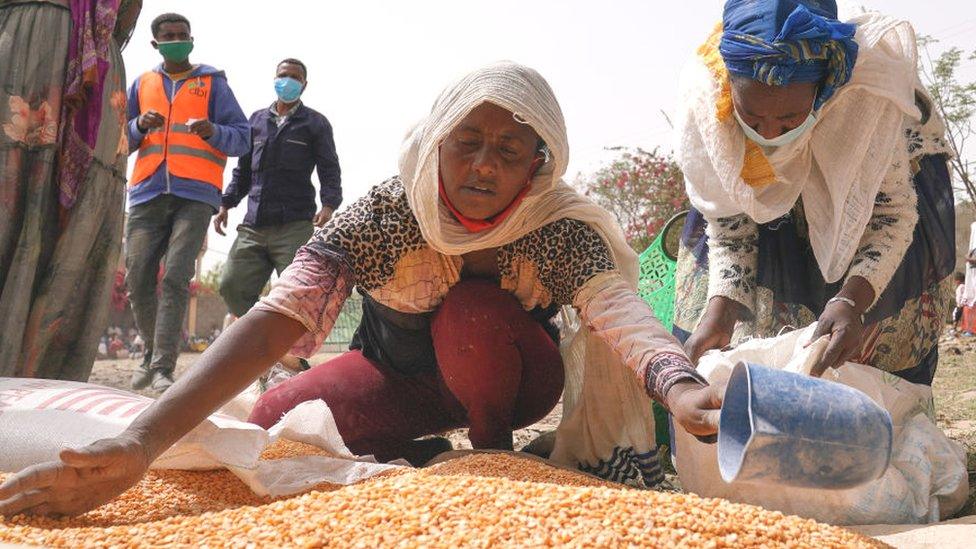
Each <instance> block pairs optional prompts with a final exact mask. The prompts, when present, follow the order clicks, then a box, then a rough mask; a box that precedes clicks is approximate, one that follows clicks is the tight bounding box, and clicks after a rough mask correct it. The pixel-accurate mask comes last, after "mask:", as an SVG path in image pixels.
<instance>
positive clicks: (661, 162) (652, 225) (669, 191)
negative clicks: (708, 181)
mask: <svg viewBox="0 0 976 549" xmlns="http://www.w3.org/2000/svg"><path fill="white" fill-rule="evenodd" d="M608 150H612V151H616V152H618V153H619V154H618V156H617V158H615V159H614V160H613V161H612V162H611V163H610V164H609V165H607V166H604V167H603V168H601V169H600V170H599V171H597V172H596V173H595V174H593V175H592V176H589V177H583V176H580V178H578V179H577V181H576V184H577V186H578V187H579V188H580V189H581V190H582V191H583V192H584V194H586V195H587V196H589V197H590V198H592V199H593V200H594V201H595V202H596V203H597V204H599V205H601V206H603V207H604V208H606V209H607V210H609V211H610V212H611V213H613V214H614V215H615V216H616V217H617V221H618V222H619V223H620V226H621V227H623V229H624V234H625V235H626V237H627V242H628V243H629V244H630V245H631V247H632V248H634V250H636V251H638V252H641V251H643V250H644V249H645V248H647V246H648V245H649V244H650V243H651V242H652V241H653V240H654V237H655V236H657V233H658V232H660V230H661V228H662V227H664V224H665V223H666V222H667V221H668V219H670V218H671V217H672V216H673V215H674V214H676V213H678V212H680V211H682V210H686V209H688V208H689V204H688V196H687V195H686V194H685V185H684V177H683V176H682V174H681V169H680V168H678V165H677V163H675V161H674V159H673V158H671V155H664V154H661V153H659V152H658V150H657V149H654V150H653V151H645V150H643V149H640V148H636V149H630V148H624V147H613V148H610V149H608Z"/></svg>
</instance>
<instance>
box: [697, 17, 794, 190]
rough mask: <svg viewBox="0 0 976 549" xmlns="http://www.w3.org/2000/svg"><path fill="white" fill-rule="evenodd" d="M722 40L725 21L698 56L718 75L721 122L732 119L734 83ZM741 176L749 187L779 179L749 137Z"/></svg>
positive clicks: (717, 106) (701, 48) (713, 33)
mask: <svg viewBox="0 0 976 549" xmlns="http://www.w3.org/2000/svg"><path fill="white" fill-rule="evenodd" d="M721 40H722V24H721V23H719V24H718V26H717V27H716V28H715V31H714V32H712V34H711V36H709V37H708V40H706V41H705V43H704V44H702V45H701V46H700V47H699V48H698V55H700V56H701V58H702V60H703V61H704V62H705V66H706V67H708V70H709V72H711V73H712V76H714V77H715V81H716V82H719V83H720V85H721V89H720V90H719V93H718V99H716V101H715V116H716V117H717V118H718V120H719V122H728V121H729V120H730V119H731V118H732V108H733V107H732V85H731V83H730V82H729V71H728V70H727V69H726V68H725V61H723V60H722V54H721V53H719V51H718V46H719V42H720V41H721ZM741 175H742V180H743V181H745V182H746V184H747V185H749V186H750V187H762V186H764V185H769V184H771V183H775V182H776V172H774V171H773V167H772V166H771V165H770V164H769V160H767V159H766V155H765V154H763V151H762V148H761V147H760V146H759V145H757V144H755V143H754V142H752V141H751V140H749V139H746V152H745V158H744V159H743V163H742V174H741Z"/></svg>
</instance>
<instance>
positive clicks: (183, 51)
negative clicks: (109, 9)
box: [125, 13, 250, 391]
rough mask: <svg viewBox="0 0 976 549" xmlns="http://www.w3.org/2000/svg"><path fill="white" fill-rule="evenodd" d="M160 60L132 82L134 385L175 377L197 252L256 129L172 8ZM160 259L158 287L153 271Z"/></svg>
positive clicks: (160, 22)
mask: <svg viewBox="0 0 976 549" xmlns="http://www.w3.org/2000/svg"><path fill="white" fill-rule="evenodd" d="M152 34H153V41H152V46H153V47H154V48H155V49H157V50H158V51H159V53H160V54H161V55H162V57H163V63H162V64H160V65H159V66H157V67H156V68H155V69H153V70H152V71H149V72H147V73H145V74H143V75H142V76H140V77H139V78H138V79H137V80H136V81H135V82H133V83H132V87H130V88H129V98H128V117H129V136H128V137H129V150H130V152H135V151H138V153H139V154H138V157H137V159H136V165H135V169H134V171H133V175H132V179H131V180H130V181H129V192H128V202H129V212H128V218H127V220H126V226H125V263H126V286H127V287H128V289H129V300H130V302H131V304H132V311H133V313H134V316H135V320H136V327H137V328H138V329H139V333H140V334H141V335H142V338H143V340H145V342H146V358H145V360H144V361H143V364H142V367H141V368H139V369H138V370H137V371H136V373H135V375H134V376H133V378H132V387H133V388H134V389H142V388H144V387H146V386H147V385H150V384H151V385H152V388H153V389H155V390H158V391H162V390H165V389H166V388H168V387H169V386H170V385H172V384H173V370H174V368H175V367H176V359H177V357H178V356H179V351H180V341H181V335H182V334H181V332H182V326H183V317H184V316H185V314H186V306H187V301H188V299H189V293H190V292H189V283H190V278H192V276H193V272H194V260H195V259H196V257H197V255H198V254H199V252H200V250H201V248H202V246H203V243H204V241H205V238H206V235H207V228H208V227H209V224H210V218H211V216H213V214H214V212H215V211H217V209H218V208H219V207H220V194H221V189H222V187H223V172H224V166H225V164H226V162H227V157H229V156H240V155H242V154H245V153H246V152H247V151H248V150H249V148H250V139H249V138H250V130H249V128H248V126H247V119H246V118H245V117H244V113H243V111H241V107H240V105H239V104H238V103H237V99H236V98H235V97H234V93H233V92H232V91H231V89H230V87H229V86H228V84H227V77H226V76H225V75H224V73H223V72H222V71H218V70H217V69H215V68H213V67H210V66H207V65H193V64H191V63H190V61H189V55H190V51H191V50H192V49H193V37H192V36H191V35H190V22H189V21H188V20H187V19H186V17H183V16H182V15H178V14H175V13H167V14H163V15H160V16H159V17H157V18H156V19H155V20H153V22H152ZM160 262H162V263H163V265H162V270H163V275H162V279H161V285H162V288H161V289H160V291H159V295H158V298H157V281H158V280H159V279H158V276H159V272H160Z"/></svg>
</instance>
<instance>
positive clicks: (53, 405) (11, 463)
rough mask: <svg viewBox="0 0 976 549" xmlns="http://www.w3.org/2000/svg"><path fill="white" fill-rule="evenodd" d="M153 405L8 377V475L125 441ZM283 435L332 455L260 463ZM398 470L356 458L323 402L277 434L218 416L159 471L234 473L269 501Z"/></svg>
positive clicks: (72, 385)
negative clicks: (73, 451) (74, 451)
mask: <svg viewBox="0 0 976 549" xmlns="http://www.w3.org/2000/svg"><path fill="white" fill-rule="evenodd" d="M150 404H152V399H149V398H146V397H143V396H140V395H136V394H133V393H129V392H126V391H121V390H118V389H112V388H109V387H102V386H100V385H93V384H90V383H77V382H73V381H57V380H48V379H20V378H0V448H3V451H2V452H0V471H8V472H14V471H19V470H21V469H23V468H25V467H28V466H30V465H33V464H36V463H41V462H45V461H52V460H56V459H58V454H59V453H60V451H61V450H62V449H64V448H77V447H80V446H84V445H86V444H90V443H92V442H95V441H96V440H99V439H103V438H107V437H112V436H115V435H118V434H119V433H121V432H122V431H123V430H125V428H126V427H128V426H129V424H130V423H131V422H132V421H133V420H134V419H135V418H136V417H137V416H138V415H139V414H140V413H141V412H142V411H143V410H145V409H146V408H147V407H149V405H150ZM282 436H284V437H286V438H288V439H291V440H297V441H300V442H305V443H308V444H312V445H315V446H318V447H320V448H323V449H325V450H327V451H329V452H331V454H332V456H329V457H326V456H305V457H302V458H296V459H294V460H289V461H283V462H282V461H279V462H277V463H276V464H275V465H274V466H273V467H272V466H269V465H267V464H265V463H262V462H260V461H259V459H258V457H259V456H260V455H261V452H262V451H263V450H264V449H265V448H266V447H267V446H268V445H269V444H270V443H272V442H273V441H275V440H276V439H278V438H279V437H282ZM392 467H396V465H386V464H378V463H376V462H375V460H372V459H371V458H368V457H366V458H360V457H357V456H354V455H353V454H352V453H351V452H350V451H349V449H348V448H346V446H345V444H343V442H342V437H341V436H339V432H338V429H337V428H336V425H335V420H334V419H333V418H332V414H331V412H330V411H329V409H328V407H327V406H326V405H325V403H324V402H322V401H313V402H306V403H303V404H302V405H300V406H298V407H296V408H295V409H294V410H292V411H290V412H289V413H288V414H286V415H285V416H284V417H283V418H282V420H281V421H280V422H279V423H278V424H277V425H275V426H274V427H272V429H271V430H270V431H266V430H264V429H262V428H260V427H258V426H257V425H254V424H251V423H246V422H244V421H239V420H237V419H234V418H233V417H230V416H227V415H224V414H221V413H217V414H213V415H211V416H210V417H209V418H207V419H206V420H204V421H203V422H202V423H201V424H200V425H198V426H197V427H196V428H195V429H194V430H193V431H191V432H190V433H188V434H187V435H186V436H184V437H183V438H182V439H181V440H180V441H179V442H178V443H176V444H175V445H174V446H173V447H171V448H170V449H168V450H167V451H166V452H165V453H163V455H162V456H160V457H159V459H157V460H156V461H155V462H153V464H152V468H153V469H184V470H199V469H219V468H227V469H230V470H231V471H233V472H234V474H236V475H237V476H238V477H240V478H241V479H242V480H244V482H246V483H247V484H248V486H250V487H251V488H252V489H253V490H254V491H255V492H256V493H258V494H262V495H264V494H270V495H285V494H294V493H297V492H300V491H303V490H306V489H307V488H308V487H309V486H314V485H315V484H318V483H320V482H332V483H335V484H350V483H353V482H356V481H358V480H361V479H363V478H368V477H369V476H372V475H374V474H376V473H378V472H381V471H385V470H388V469H390V468H392Z"/></svg>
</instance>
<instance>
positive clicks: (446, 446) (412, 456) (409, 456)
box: [400, 437, 454, 467]
mask: <svg viewBox="0 0 976 549" xmlns="http://www.w3.org/2000/svg"><path fill="white" fill-rule="evenodd" d="M453 449H454V445H452V444H451V441H450V440H447V439H446V438H444V437H430V438H423V439H420V440H414V441H411V443H410V444H409V445H408V446H407V447H405V448H403V451H402V452H401V453H402V454H403V455H402V456H400V457H402V458H403V459H405V460H407V461H408V462H410V465H413V466H414V467H423V466H424V465H425V464H426V463H427V462H429V461H430V460H432V459H434V458H435V457H437V456H439V455H440V454H443V453H444V452H450V451H451V450H453Z"/></svg>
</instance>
